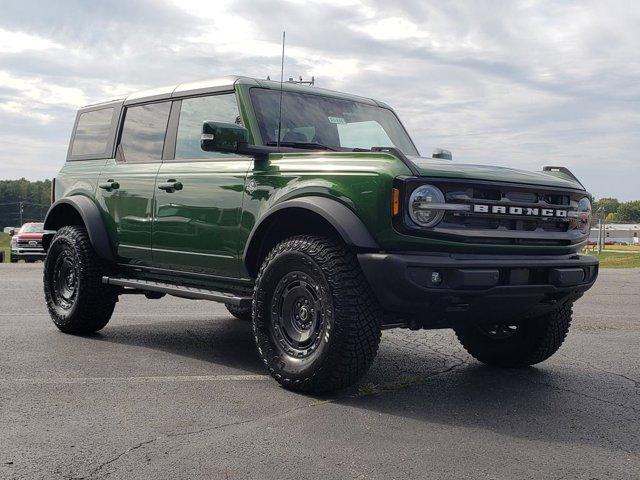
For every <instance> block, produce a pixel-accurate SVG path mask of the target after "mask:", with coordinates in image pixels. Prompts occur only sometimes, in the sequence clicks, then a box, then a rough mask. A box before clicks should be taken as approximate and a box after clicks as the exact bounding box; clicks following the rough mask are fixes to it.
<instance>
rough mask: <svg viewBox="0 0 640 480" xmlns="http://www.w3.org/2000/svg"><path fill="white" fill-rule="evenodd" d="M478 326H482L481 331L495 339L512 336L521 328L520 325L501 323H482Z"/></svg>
mask: <svg viewBox="0 0 640 480" xmlns="http://www.w3.org/2000/svg"><path fill="white" fill-rule="evenodd" d="M478 328H480V331H481V332H482V333H484V334H485V335H486V336H487V337H489V338H493V339H495V340H504V339H507V338H511V337H513V336H514V335H515V334H516V333H517V332H518V329H519V327H518V325H504V324H499V323H496V324H493V325H480V326H479V327H478Z"/></svg>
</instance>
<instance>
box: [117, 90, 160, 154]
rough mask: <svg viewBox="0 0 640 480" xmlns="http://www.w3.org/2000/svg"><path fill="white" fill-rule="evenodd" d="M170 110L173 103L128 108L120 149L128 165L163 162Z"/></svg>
mask: <svg viewBox="0 0 640 480" xmlns="http://www.w3.org/2000/svg"><path fill="white" fill-rule="evenodd" d="M170 108H171V102H163V103H153V104H150V105H140V106H137V107H130V108H127V111H126V113H125V117H124V127H123V128H122V136H121V137H120V147H121V149H122V154H123V156H124V160H125V161H126V162H127V163H134V162H159V161H160V160H161V158H162V146H163V144H164V134H165V132H166V130H167V120H168V119H169V109H170Z"/></svg>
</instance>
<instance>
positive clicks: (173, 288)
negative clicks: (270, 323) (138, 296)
mask: <svg viewBox="0 0 640 480" xmlns="http://www.w3.org/2000/svg"><path fill="white" fill-rule="evenodd" d="M102 283H104V284H106V285H117V286H120V287H126V288H134V289H136V290H143V291H147V292H160V293H166V294H168V295H175V296H176V297H184V298H192V299H196V300H212V301H214V302H221V303H229V304H231V305H236V306H239V307H248V306H249V305H251V297H238V296H236V295H233V294H231V293H225V292H216V291H215V290H206V289H203V288H195V287H186V286H184V285H175V284H172V283H162V282H152V281H149V280H138V279H134V278H114V277H102Z"/></svg>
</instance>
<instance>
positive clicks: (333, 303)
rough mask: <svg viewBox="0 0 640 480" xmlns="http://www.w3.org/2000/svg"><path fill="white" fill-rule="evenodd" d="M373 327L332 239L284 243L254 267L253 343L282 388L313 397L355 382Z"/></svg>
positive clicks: (374, 339) (373, 318)
mask: <svg viewBox="0 0 640 480" xmlns="http://www.w3.org/2000/svg"><path fill="white" fill-rule="evenodd" d="M380 323H381V311H380V308H379V306H378V303H377V300H376V299H375V297H374V296H373V293H372V292H371V289H370V287H369V285H368V283H367V281H366V279H365V278H364V275H363V274H362V271H361V270H360V265H359V264H358V261H357V259H356V257H355V255H354V254H353V253H352V252H351V251H350V250H349V249H348V248H347V246H346V245H344V243H342V241H340V240H338V239H336V238H333V237H324V236H322V237H321V236H311V235H304V236H296V237H291V238H289V239H287V240H284V241H283V242H281V243H279V244H278V245H277V246H276V247H275V248H274V249H273V250H272V251H271V252H270V253H269V255H268V256H267V258H266V259H265V261H264V263H263V264H262V266H261V268H260V272H259V273H258V278H257V280H256V286H255V291H254V297H253V331H254V336H255V341H256V345H257V347H258V352H259V354H260V357H261V358H262V361H263V363H264V364H265V366H266V367H267V369H268V370H269V372H270V373H271V375H272V376H273V377H274V378H275V379H276V380H277V381H278V382H280V383H281V384H282V385H283V386H285V387H287V388H290V389H293V390H298V391H305V392H314V393H319V392H325V391H330V390H337V389H340V388H344V387H347V386H349V385H351V384H353V383H354V382H356V381H357V380H358V379H360V378H361V377H362V375H364V374H365V372H366V371H367V370H368V368H369V367H370V365H371V363H372V362H373V359H374V358H375V355H376V352H377V350H378V344H379V343H380V335H381V332H380Z"/></svg>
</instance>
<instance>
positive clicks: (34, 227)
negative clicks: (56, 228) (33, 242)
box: [20, 223, 44, 233]
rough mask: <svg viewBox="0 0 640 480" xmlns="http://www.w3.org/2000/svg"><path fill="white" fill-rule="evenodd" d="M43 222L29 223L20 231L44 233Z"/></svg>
mask: <svg viewBox="0 0 640 480" xmlns="http://www.w3.org/2000/svg"><path fill="white" fill-rule="evenodd" d="M42 226H43V224H42V223H27V224H26V225H23V226H22V228H21V229H20V233H43V232H44V229H43V228H42Z"/></svg>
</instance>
